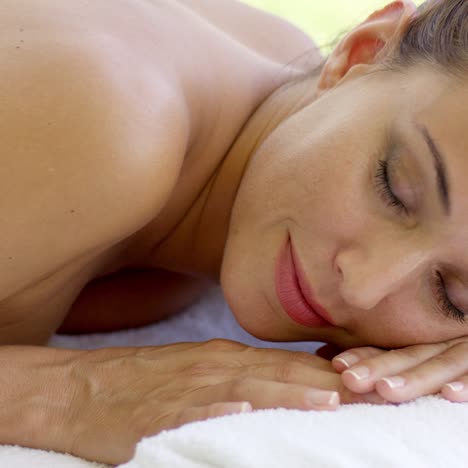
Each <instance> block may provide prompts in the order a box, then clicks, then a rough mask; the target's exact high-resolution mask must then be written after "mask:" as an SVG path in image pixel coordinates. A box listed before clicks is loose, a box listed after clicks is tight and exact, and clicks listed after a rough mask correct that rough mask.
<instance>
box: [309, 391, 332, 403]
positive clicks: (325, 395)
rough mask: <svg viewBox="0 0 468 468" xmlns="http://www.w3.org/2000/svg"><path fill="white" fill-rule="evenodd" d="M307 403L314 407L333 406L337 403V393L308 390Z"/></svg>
mask: <svg viewBox="0 0 468 468" xmlns="http://www.w3.org/2000/svg"><path fill="white" fill-rule="evenodd" d="M306 398H307V401H308V402H309V403H310V404H311V405H313V406H315V405H326V406H333V405H335V404H337V403H338V401H339V397H338V392H327V391H323V392H322V391H320V390H309V391H308V392H307V394H306Z"/></svg>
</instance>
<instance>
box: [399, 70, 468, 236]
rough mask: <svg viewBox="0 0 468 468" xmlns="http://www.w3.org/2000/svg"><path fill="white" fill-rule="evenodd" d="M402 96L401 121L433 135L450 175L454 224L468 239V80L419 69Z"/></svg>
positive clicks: (452, 221) (411, 77)
mask: <svg viewBox="0 0 468 468" xmlns="http://www.w3.org/2000/svg"><path fill="white" fill-rule="evenodd" d="M402 94H403V96H402V99H404V101H405V105H404V106H403V108H404V111H403V112H402V114H403V115H401V122H405V124H406V122H410V121H413V122H418V123H420V124H422V125H424V126H425V127H427V129H428V130H429V132H430V134H431V135H432V137H433V139H434V141H435V143H436V144H437V147H438V148H439V150H440V152H441V153H442V156H443V158H444V161H445V165H446V169H447V172H448V181H449V186H450V192H451V198H452V205H453V212H452V216H451V219H450V224H453V225H456V226H458V228H459V229H460V228H461V227H462V226H463V227H464V229H463V230H465V231H466V233H462V231H460V230H459V231H458V233H459V234H463V235H464V237H465V238H466V239H467V240H468V223H467V222H466V221H468V184H467V178H468V80H467V82H465V83H463V82H462V81H461V80H457V79H456V78H453V77H450V76H448V75H441V74H439V73H434V72H428V71H427V70H419V71H417V70H415V71H414V72H413V73H412V74H411V75H410V76H409V82H408V84H407V86H406V87H405V92H404V93H402ZM399 120H400V119H399ZM427 159H428V162H429V157H428V158H427ZM434 173H435V170H434ZM465 226H466V227H465Z"/></svg>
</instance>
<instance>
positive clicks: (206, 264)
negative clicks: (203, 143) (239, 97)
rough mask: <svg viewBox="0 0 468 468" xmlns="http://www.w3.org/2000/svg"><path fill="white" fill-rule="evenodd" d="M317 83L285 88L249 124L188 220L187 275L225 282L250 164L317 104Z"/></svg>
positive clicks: (285, 86)
mask: <svg viewBox="0 0 468 468" xmlns="http://www.w3.org/2000/svg"><path fill="white" fill-rule="evenodd" d="M317 82H318V77H317V78H311V79H307V80H305V81H302V82H292V83H291V82H289V83H286V84H283V85H282V86H280V87H279V88H278V89H276V90H275V91H274V92H273V93H272V94H271V95H270V96H268V98H267V99H266V100H265V101H264V102H263V103H262V104H261V105H260V106H259V107H258V108H257V110H256V111H255V112H254V113H253V114H252V116H251V117H250V118H249V119H248V121H247V122H246V124H245V125H244V127H243V129H242V131H241V132H240V133H239V135H238V136H237V138H236V139H235V141H234V142H233V144H232V145H231V147H230V150H229V151H228V152H227V153H226V155H225V157H224V158H223V159H222V161H221V163H220V165H219V166H218V167H217V169H216V171H215V172H214V173H213V174H212V175H211V177H210V179H209V181H208V183H207V184H206V185H205V186H204V189H203V192H202V193H201V194H200V196H199V197H198V198H197V200H196V202H195V204H194V205H193V206H192V208H191V210H190V212H189V213H188V214H187V216H186V217H185V218H186V220H187V221H188V225H187V226H186V228H185V229H184V233H186V234H185V237H186V241H187V242H188V243H189V244H190V245H191V246H192V248H191V258H190V260H189V262H190V264H189V265H188V264H185V265H184V269H185V270H186V271H187V270H190V271H191V272H192V273H194V274H195V275H200V276H205V277H209V278H210V279H212V280H213V281H216V282H219V278H220V271H221V263H222V259H223V253H224V247H225V244H226V240H227V234H228V229H229V221H230V217H231V211H232V208H233V205H234V202H235V199H236V194H237V192H238V189H239V186H240V184H241V182H242V178H243V176H244V174H245V171H246V170H247V168H248V165H249V162H250V161H251V160H252V159H253V158H254V157H255V154H256V152H257V149H258V148H259V147H260V146H261V145H262V143H263V142H264V141H265V140H266V139H267V138H268V136H269V135H270V134H271V133H272V132H273V131H274V130H275V128H277V127H278V125H280V124H281V123H282V122H284V121H285V120H286V119H288V118H290V117H291V116H292V115H294V114H296V113H297V112H299V111H300V110H301V109H303V108H304V107H305V106H307V105H308V104H310V103H311V102H313V101H314V100H315V98H316V90H317Z"/></svg>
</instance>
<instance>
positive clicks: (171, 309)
mask: <svg viewBox="0 0 468 468" xmlns="http://www.w3.org/2000/svg"><path fill="white" fill-rule="evenodd" d="M213 286H214V283H211V282H209V281H207V280H204V279H200V278H196V277H191V276H188V275H184V274H180V273H175V272H172V271H165V270H157V269H146V270H124V271H121V272H118V273H116V274H113V275H110V276H106V277H104V278H97V279H95V280H94V281H92V282H91V283H89V284H88V285H86V287H85V288H84V290H83V291H82V293H81V294H80V296H79V297H78V299H77V300H76V301H75V303H74V304H73V305H72V307H71V310H70V311H69V313H68V315H67V317H66V318H65V320H64V321H63V323H62V324H61V326H60V328H59V329H58V330H57V333H65V334H72V335H73V334H80V333H105V332H110V331H115V330H123V329H128V328H133V327H142V326H144V325H148V324H151V323H155V322H158V321H160V320H163V319H165V318H167V317H169V316H171V315H173V314H175V313H177V312H180V311H181V310H183V309H184V308H185V307H187V306H189V305H190V304H192V303H193V302H194V301H196V300H197V299H198V298H199V297H200V296H201V295H202V293H203V292H205V291H207V290H208V289H209V288H212V287H213Z"/></svg>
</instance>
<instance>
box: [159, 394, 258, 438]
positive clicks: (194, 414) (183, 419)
mask: <svg viewBox="0 0 468 468" xmlns="http://www.w3.org/2000/svg"><path fill="white" fill-rule="evenodd" d="M251 411H252V405H251V404H250V403H249V402H247V401H244V402H241V401H239V402H220V403H212V404H210V405H206V406H194V407H190V408H184V409H182V410H180V411H179V412H174V413H171V414H168V415H167V416H166V417H165V418H164V419H163V420H162V421H161V420H160V421H159V422H158V428H157V430H158V431H160V430H163V429H166V430H167V429H176V428H178V427H180V426H183V425H184V424H188V423H192V422H196V421H205V420H206V419H210V418H217V417H220V416H227V415H230V414H240V413H248V412H251ZM161 425H162V426H163V427H161ZM154 430H155V432H156V428H155V429H154Z"/></svg>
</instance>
